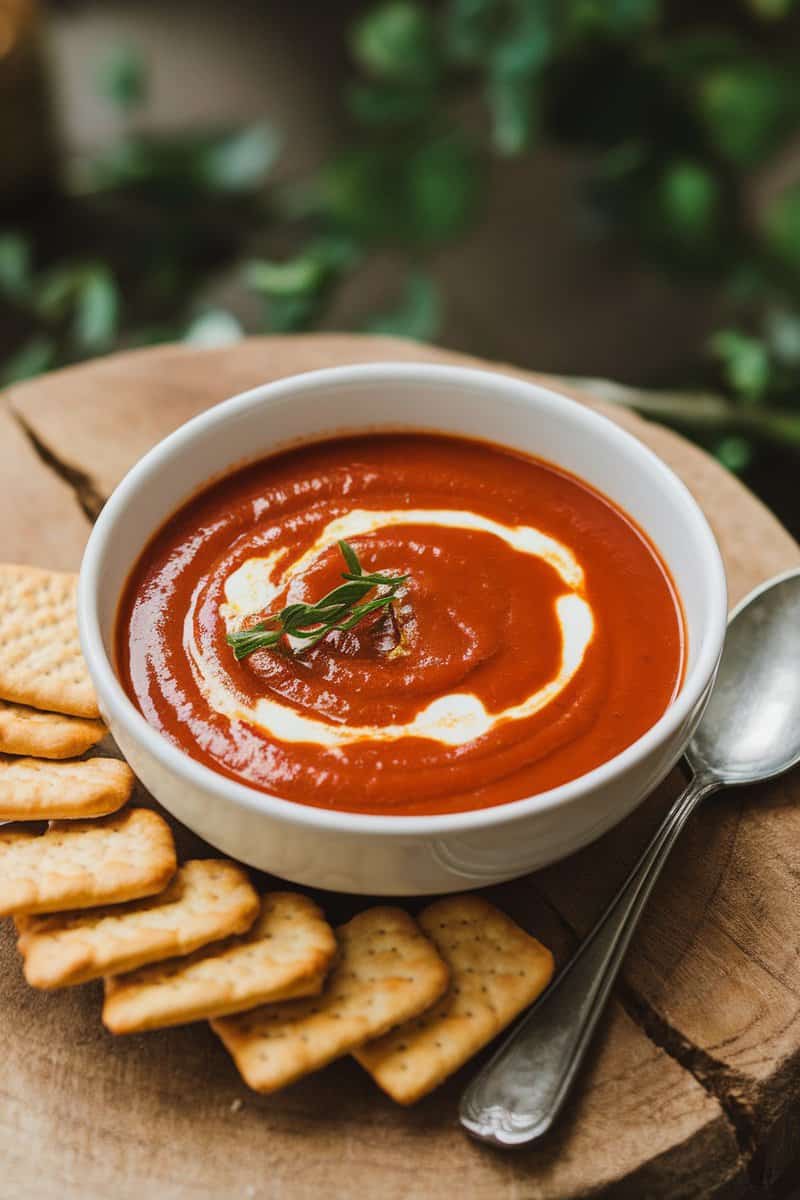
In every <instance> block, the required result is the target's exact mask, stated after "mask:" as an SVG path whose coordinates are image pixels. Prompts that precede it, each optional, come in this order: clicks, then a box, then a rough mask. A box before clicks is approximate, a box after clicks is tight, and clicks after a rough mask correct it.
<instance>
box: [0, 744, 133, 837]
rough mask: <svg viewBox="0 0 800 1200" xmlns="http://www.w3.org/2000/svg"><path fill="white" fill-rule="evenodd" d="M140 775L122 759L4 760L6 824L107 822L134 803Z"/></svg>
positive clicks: (1, 815)
mask: <svg viewBox="0 0 800 1200" xmlns="http://www.w3.org/2000/svg"><path fill="white" fill-rule="evenodd" d="M133 784H134V774H133V771H132V770H131V769H130V767H129V766H128V764H127V763H124V762H121V761H120V760H119V759H118V758H88V759H85V760H82V761H81V760H79V761H78V762H51V761H44V762H43V761H42V760H41V759H38V758H6V757H5V756H4V755H2V754H0V821H51V820H55V819H69V818H76V817H105V816H107V815H108V814H109V813H113V812H116V811H117V809H119V808H122V806H123V804H125V803H126V801H127V800H128V799H129V798H130V794H131V792H132V791H133Z"/></svg>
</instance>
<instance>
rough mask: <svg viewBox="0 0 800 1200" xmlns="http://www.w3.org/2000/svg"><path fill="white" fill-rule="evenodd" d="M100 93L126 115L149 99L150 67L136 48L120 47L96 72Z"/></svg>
mask: <svg viewBox="0 0 800 1200" xmlns="http://www.w3.org/2000/svg"><path fill="white" fill-rule="evenodd" d="M97 90H98V93H99V94H100V95H101V96H103V97H104V98H105V99H106V100H110V101H111V103H112V104H113V105H114V106H115V107H116V108H118V109H119V110H120V112H123V113H129V112H132V111H133V110H134V109H136V108H138V107H139V106H140V105H141V104H143V103H144V101H145V99H146V97H147V68H146V66H145V62H144V58H143V57H142V54H141V53H140V51H139V50H137V49H136V48H135V47H134V46H118V47H117V48H116V49H115V50H114V51H113V52H112V53H111V54H110V55H109V56H108V58H106V59H105V60H104V61H103V62H102V63H101V64H100V67H99V70H98V72H97Z"/></svg>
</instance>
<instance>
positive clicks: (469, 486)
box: [117, 434, 684, 815]
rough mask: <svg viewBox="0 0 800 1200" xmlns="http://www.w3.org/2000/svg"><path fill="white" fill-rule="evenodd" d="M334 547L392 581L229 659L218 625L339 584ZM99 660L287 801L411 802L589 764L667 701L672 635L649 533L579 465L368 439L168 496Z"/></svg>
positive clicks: (141, 697) (482, 799)
mask: <svg viewBox="0 0 800 1200" xmlns="http://www.w3.org/2000/svg"><path fill="white" fill-rule="evenodd" d="M340 541H344V542H345V543H346V545H347V546H349V547H350V548H351V549H352V551H353V552H354V553H355V555H356V556H357V559H358V561H359V564H360V568H361V569H362V570H363V571H365V572H379V573H381V574H382V575H384V576H385V577H387V578H389V577H396V576H399V575H405V576H407V579H405V581H403V582H402V583H394V584H392V585H391V586H389V585H382V586H381V585H378V586H376V588H375V589H374V590H372V591H371V592H369V594H368V595H367V596H366V599H367V601H369V600H371V599H381V598H383V600H384V603H383V605H382V606H381V607H378V608H376V609H374V611H372V612H370V613H368V614H366V615H364V616H363V618H362V619H360V620H358V621H357V623H356V624H355V625H354V626H353V627H352V628H350V629H346V630H342V629H334V630H332V631H330V632H328V633H327V634H326V635H325V636H323V637H321V638H320V640H319V641H317V642H316V644H313V645H312V644H311V642H312V641H313V639H312V638H307V639H306V640H305V641H304V640H302V639H301V638H299V637H285V636H284V637H281V638H280V639H279V640H277V641H276V642H275V644H274V645H272V646H268V647H262V648H258V649H256V650H255V651H254V652H252V653H249V654H247V656H246V657H243V658H242V659H241V660H237V658H236V657H235V654H234V649H233V646H232V644H231V643H230V642H229V640H228V637H229V635H234V643H235V642H236V638H235V635H236V633H237V632H241V631H242V630H245V629H248V628H250V627H252V626H254V625H257V624H258V623H259V622H260V623H262V625H263V622H264V621H265V618H268V620H267V623H266V626H264V627H266V628H267V629H277V630H278V633H279V632H280V629H281V627H282V626H281V622H280V620H279V619H278V618H277V617H276V616H275V614H277V613H280V612H281V611H282V610H285V608H286V606H288V605H290V604H292V605H294V604H309V605H310V604H316V603H317V602H318V601H320V600H321V599H322V598H323V597H324V596H326V595H327V593H329V592H330V591H331V590H332V589H334V588H337V587H339V586H341V585H342V576H343V574H344V573H346V572H347V571H348V564H347V562H346V561H345V559H344V557H343V551H342V548H341V547H340V546H339V545H338V543H339V542H340ZM390 596H391V599H388V597H390ZM287 619H288V618H287ZM340 623H345V622H340ZM314 629H318V627H317V626H314ZM312 632H313V630H312ZM117 655H118V666H119V672H120V675H121V678H122V681H123V684H124V686H125V688H126V690H127V692H128V694H129V695H130V697H131V698H132V699H133V701H134V702H135V703H136V704H137V705H138V706H139V708H140V709H141V711H142V713H143V714H144V716H145V717H146V719H147V720H148V721H149V722H150V723H151V724H152V725H154V726H155V727H156V729H159V730H160V731H161V732H162V733H163V734H164V735H165V736H166V737H168V738H169V739H170V740H171V741H173V742H174V743H176V744H177V745H178V746H180V747H182V748H183V749H184V750H185V751H187V752H188V753H189V754H190V755H191V756H192V757H193V758H196V759H198V760H199V761H201V762H203V763H205V764H207V765H208V766H211V767H213V768H214V769H215V770H217V771H221V772H223V773H224V774H226V775H229V776H232V777H233V778H235V779H239V780H241V781H244V782H246V783H248V784H250V785H252V786H254V787H257V788H261V789H263V790H264V791H268V792H271V793H273V794H274V795H277V796H281V797H284V798H286V799H288V800H293V801H297V802H299V803H302V804H311V805H317V806H320V807H325V808H333V809H342V810H348V811H351V812H365V813H383V814H395V815H410V814H423V813H445V812H458V811H463V810H466V809H475V808H485V807H488V806H491V805H496V804H503V803H506V802H508V801H511V800H517V799H520V798H522V797H524V796H530V795H532V794H534V793H537V792H541V791H544V790H545V789H547V788H551V787H554V786H555V785H557V784H561V783H564V782H566V781H567V780H571V779H574V778H576V777H577V776H579V775H582V774H583V773H584V772H586V771H589V770H591V769H592V768H593V767H596V766H598V765H599V764H601V763H603V762H606V761H607V760H608V759H609V758H611V757H613V756H614V755H615V754H617V753H618V752H619V751H621V750H623V749H624V748H625V747H626V746H629V745H630V744H631V743H632V742H634V741H635V740H636V739H637V738H638V737H639V736H640V735H641V734H643V733H644V732H645V731H646V730H647V729H649V728H650V726H651V725H653V724H654V722H655V721H656V720H657V719H658V718H659V717H660V716H661V715H662V713H663V712H664V710H665V709H666V707H667V706H668V705H669V703H670V701H671V700H672V698H673V697H674V695H675V693H676V691H677V689H678V687H679V686H680V682H681V678H682V672H683V656H684V636H683V621H682V616H681V611H680V605H679V602H678V600H677V597H676V594H675V590H674V588H673V586H672V583H671V581H670V578H669V575H668V573H667V571H666V569H665V567H664V566H663V564H662V563H661V561H660V559H659V557H658V555H657V554H656V552H655V550H654V549H653V547H652V546H651V545H650V543H649V542H648V541H647V539H646V538H645V537H644V536H643V535H642V533H641V532H640V531H639V530H638V529H637V528H636V526H635V525H634V524H633V523H632V522H631V521H630V520H629V519H628V518H627V517H626V516H625V515H624V514H623V513H622V512H620V511H619V510H618V509H617V508H615V507H614V506H613V505H612V504H610V503H609V502H608V501H607V500H605V499H604V498H603V497H602V496H600V495H598V494H597V493H596V492H594V491H593V490H591V489H590V488H589V487H587V486H586V485H584V484H583V483H581V482H580V481H579V480H578V479H576V478H573V477H572V476H569V475H566V474H564V473H563V472H561V471H559V470H557V469H555V468H553V467H551V466H548V465H547V464H545V463H543V462H539V461H537V460H533V459H529V458H525V457H521V456H517V455H514V454H512V453H509V452H507V451H505V450H503V449H501V448H499V447H495V446H492V445H489V444H485V443H480V442H472V441H467V440H462V439H459V438H452V437H445V436H435V435H428V434H419V435H415V434H389V435H384V434H374V435H364V436H359V437H347V438H336V439H332V440H329V441H324V442H319V443H315V444H313V445H307V446H302V447H300V448H297V449H293V450H290V451H287V452H285V453H282V454H278V455H276V456H274V457H271V458H267V459H264V460H262V461H260V462H257V463H255V464H253V465H250V466H248V467H245V468H243V469H241V470H239V471H236V472H235V473H234V474H232V475H230V476H228V477H227V478H225V479H223V480H221V481H220V482H217V483H214V484H212V485H211V486H209V487H208V488H207V489H206V490H205V491H203V492H202V493H201V494H199V495H198V496H196V497H195V498H194V499H192V500H190V501H189V502H188V503H187V504H186V505H185V506H184V507H183V508H182V509H180V511H179V512H178V513H176V514H175V516H173V517H172V518H171V519H170V520H169V521H168V522H167V524H166V525H165V526H164V527H163V528H162V529H161V531H160V532H159V533H158V534H157V535H156V537H155V538H154V539H153V541H152V542H151V543H150V545H149V546H148V547H147V548H146V549H145V551H144V553H143V554H142V556H141V558H140V559H139V561H138V563H137V564H136V566H135V568H134V570H133V572H132V575H131V577H130V580H129V582H128V585H127V587H126V590H125V593H124V596H123V599H122V603H121V606H120V612H119V617H118V628H117Z"/></svg>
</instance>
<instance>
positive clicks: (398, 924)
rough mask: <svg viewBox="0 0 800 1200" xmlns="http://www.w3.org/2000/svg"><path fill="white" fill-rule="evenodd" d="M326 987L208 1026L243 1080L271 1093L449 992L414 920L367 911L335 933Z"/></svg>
mask: <svg viewBox="0 0 800 1200" xmlns="http://www.w3.org/2000/svg"><path fill="white" fill-rule="evenodd" d="M337 940H338V943H339V950H338V954H337V958H336V962H335V965H334V967H333V970H332V971H331V974H330V975H329V977H328V981H327V983H326V985H325V988H324V990H323V991H322V992H321V994H320V995H319V996H316V997H313V998H309V999H307V1000H287V1001H285V1002H284V1003H282V1004H267V1005H264V1006H263V1007H261V1008H257V1009H254V1010H253V1011H252V1012H247V1013H241V1014H240V1015H238V1016H234V1017H220V1018H218V1019H216V1020H213V1021H212V1022H211V1027H212V1029H213V1030H214V1032H215V1033H217V1034H218V1035H219V1037H220V1038H221V1039H222V1041H223V1043H224V1044H225V1047H226V1049H227V1050H228V1051H229V1053H230V1054H231V1055H232V1057H233V1060H234V1062H235V1063H236V1066H237V1067H238V1069H239V1072H240V1073H241V1075H242V1077H243V1079H244V1080H245V1082H246V1083H247V1084H249V1086H250V1087H251V1088H253V1089H254V1090H255V1091H257V1092H274V1091H276V1090H277V1089H278V1088H281V1087H284V1086H285V1085H286V1084H288V1083H292V1082H293V1081H294V1080H295V1079H299V1078H300V1077H301V1076H302V1075H307V1074H308V1073H309V1072H310V1071H316V1070H318V1069H319V1068H320V1067H324V1066H325V1065H326V1063H329V1062H331V1061H332V1060H333V1059H335V1058H339V1057H340V1056H341V1055H343V1054H347V1053H348V1052H349V1051H351V1050H353V1049H355V1047H356V1046H360V1045H362V1044H363V1043H364V1042H366V1041H368V1040H369V1039H370V1038H373V1037H377V1036H378V1035H379V1034H380V1033H385V1032H386V1030H387V1029H391V1028H392V1026H394V1025H397V1024H399V1023H400V1022H401V1021H406V1020H408V1019H409V1018H410V1017H412V1016H416V1015H417V1014H418V1013H421V1012H424V1010H425V1009H426V1008H428V1007H429V1006H430V1005H431V1004H433V1003H434V1001H435V1000H437V999H438V997H439V996H440V995H441V994H442V992H443V991H444V990H445V988H446V987H447V978H448V975H447V968H446V967H445V965H444V963H443V962H442V960H441V959H440V958H439V955H438V954H437V953H436V951H435V950H434V948H433V946H432V945H431V943H430V942H429V941H428V939H427V938H426V937H423V935H422V933H421V932H420V930H419V928H418V926H417V924H416V922H414V921H413V920H412V919H411V917H409V916H408V914H407V913H405V912H403V911H402V909H398V908H370V909H367V910H366V912H362V913H359V915H358V916H357V917H354V918H353V920H352V921H349V922H348V923H347V925H343V926H341V928H339V929H338V930H337Z"/></svg>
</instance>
